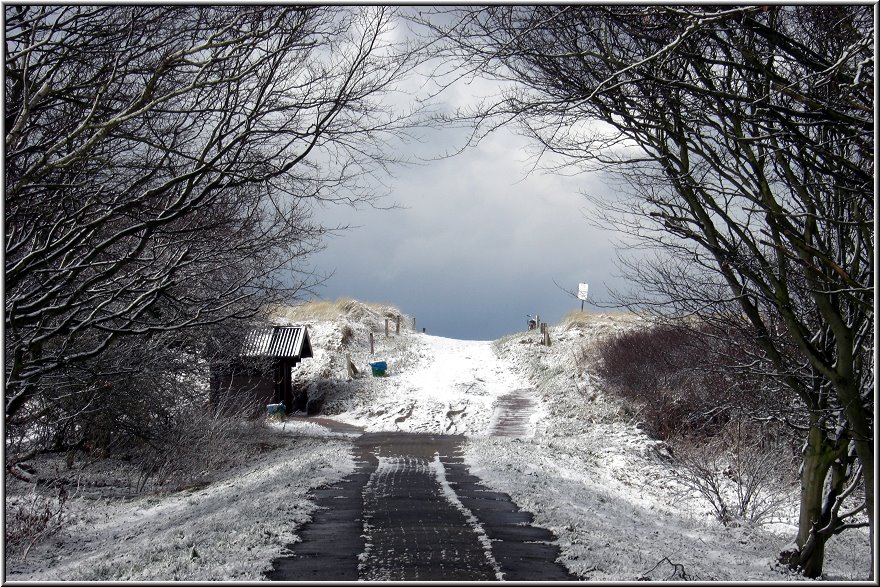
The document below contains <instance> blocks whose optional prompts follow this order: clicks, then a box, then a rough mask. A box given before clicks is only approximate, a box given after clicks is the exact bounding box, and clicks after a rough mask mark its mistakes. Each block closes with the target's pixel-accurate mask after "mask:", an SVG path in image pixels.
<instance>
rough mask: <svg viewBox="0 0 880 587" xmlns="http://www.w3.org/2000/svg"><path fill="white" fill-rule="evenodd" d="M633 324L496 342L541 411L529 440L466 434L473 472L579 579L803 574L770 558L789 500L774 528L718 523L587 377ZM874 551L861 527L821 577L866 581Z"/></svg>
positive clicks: (601, 321) (606, 320) (590, 319)
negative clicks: (549, 539)
mask: <svg viewBox="0 0 880 587" xmlns="http://www.w3.org/2000/svg"><path fill="white" fill-rule="evenodd" d="M635 327H639V321H638V320H635V319H633V318H632V317H629V316H626V315H615V314H604V315H602V314H599V315H582V316H581V317H580V318H579V320H574V321H571V322H568V323H563V324H561V325H558V326H555V327H552V328H551V329H550V338H551V341H552V344H551V346H550V347H546V346H543V345H541V344H540V340H541V338H540V335H539V334H537V333H520V334H515V335H511V336H508V337H505V338H504V339H501V340H499V341H497V342H496V343H495V347H496V351H497V354H498V356H499V360H502V361H504V362H506V363H507V364H508V365H510V366H511V367H512V369H513V370H514V371H515V372H516V373H517V374H518V375H519V376H520V377H521V379H522V380H524V381H527V382H529V383H530V384H531V386H532V388H533V389H534V390H535V393H536V394H537V396H538V398H539V400H540V401H541V403H542V404H543V406H544V408H545V412H546V413H545V417H544V418H542V419H541V420H540V421H539V422H538V425H537V427H536V430H535V434H534V435H533V436H531V437H523V438H486V437H471V438H470V439H469V442H468V449H467V452H466V455H465V456H466V461H467V462H468V464H469V465H470V466H471V472H472V473H473V474H475V475H477V476H478V477H480V478H481V479H482V480H483V482H484V484H486V485H488V486H490V487H491V488H493V489H495V490H498V491H504V492H507V493H508V494H510V496H511V497H512V498H513V500H514V501H515V502H516V503H517V504H518V505H519V506H520V507H521V508H522V509H525V510H528V511H530V512H532V513H533V514H534V516H535V524H536V525H540V526H543V527H545V528H548V529H550V530H552V531H553V532H554V533H555V534H556V535H557V536H558V537H559V541H558V543H559V545H560V547H561V551H562V562H563V563H564V564H565V565H566V566H567V567H568V568H569V570H570V571H571V572H573V573H575V574H577V575H579V576H581V577H583V578H584V579H590V580H599V581H632V580H641V579H672V580H683V579H687V580H702V581H708V580H712V581H716V580H718V581H778V580H790V579H800V578H801V577H799V576H795V575H792V574H790V573H789V572H788V571H787V570H786V569H784V568H781V567H780V565H779V564H778V563H777V562H776V560H775V557H776V554H777V553H778V552H779V551H780V550H781V549H782V547H783V546H784V545H786V544H787V543H788V542H789V541H790V540H791V539H792V537H793V536H794V534H795V531H796V527H795V525H794V524H795V523H796V517H797V510H796V506H795V504H794V501H793V499H792V507H791V509H789V510H788V511H786V512H781V513H780V516H779V517H778V519H777V520H776V521H775V523H773V524H772V525H769V526H766V527H758V528H756V527H748V526H739V527H724V526H722V525H721V524H720V523H719V522H718V521H716V520H715V519H714V517H713V516H712V514H711V512H710V510H709V508H708V507H707V505H706V504H705V503H702V502H700V501H699V500H693V499H685V498H683V496H682V492H681V488H680V486H678V485H677V483H676V482H675V481H674V479H673V478H672V476H671V475H670V469H671V467H673V466H674V463H673V460H672V459H671V454H670V452H669V449H668V448H667V447H666V446H665V445H664V444H663V443H662V442H658V441H655V440H652V439H650V438H649V437H648V436H647V435H646V434H645V433H644V432H643V431H642V430H640V429H639V428H638V426H637V422H635V421H629V420H628V419H627V418H626V417H625V416H624V414H625V413H626V411H625V410H623V409H622V406H621V404H620V403H619V400H617V398H616V397H614V396H612V395H610V394H607V393H606V392H605V390H604V389H603V386H602V382H601V380H599V379H598V378H596V377H595V376H591V370H592V368H591V363H592V362H593V361H594V358H595V356H596V354H597V351H598V345H601V344H602V339H603V338H604V337H605V336H607V335H608V334H611V333H614V332H618V331H622V330H625V329H627V328H635ZM583 350H586V353H584V354H582V351H583ZM794 497H795V488H792V498H794ZM869 556H870V554H869V548H868V541H867V533H866V532H849V533H845V534H844V535H841V536H837V537H835V538H834V539H833V540H832V541H831V542H830V543H829V545H828V553H827V557H826V561H827V562H826V565H825V574H826V577H825V578H827V579H836V580H854V579H863V578H864V577H866V576H867V573H868V563H869V558H868V557H869Z"/></svg>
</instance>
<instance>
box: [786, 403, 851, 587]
mask: <svg viewBox="0 0 880 587" xmlns="http://www.w3.org/2000/svg"><path fill="white" fill-rule="evenodd" d="M810 419H811V422H810V431H809V433H808V436H807V444H806V446H805V447H804V453H803V467H802V470H801V496H800V515H799V517H798V533H797V538H796V539H795V544H793V545H792V546H791V547H789V548H786V549H785V550H784V551H783V552H781V553H780V554H779V560H780V561H781V562H783V563H785V564H787V565H788V566H789V567H790V568H792V569H794V570H797V571H800V572H801V573H802V574H803V575H804V576H806V577H810V578H816V577H819V576H820V575H821V574H822V569H823V563H824V560H825V543H826V542H827V541H828V539H829V538H830V537H831V536H832V535H833V532H819V531H818V530H819V529H822V528H825V527H826V526H828V524H829V522H831V521H832V514H831V511H830V504H831V503H833V502H834V500H835V498H836V497H837V495H839V494H840V492H841V491H842V490H843V487H844V486H845V485H846V481H847V474H846V471H847V467H848V465H849V460H848V459H847V457H846V454H847V447H848V445H849V439H848V438H837V439H830V438H828V436H827V434H826V430H825V429H824V428H823V427H822V425H821V424H820V423H819V416H818V415H816V414H815V413H814V414H813V415H811V418H810ZM835 463H837V465H836V466H835ZM832 468H833V470H832ZM829 472H831V473H832V475H831V483H830V484H828V486H826V483H825V481H826V479H827V478H828V474H829Z"/></svg>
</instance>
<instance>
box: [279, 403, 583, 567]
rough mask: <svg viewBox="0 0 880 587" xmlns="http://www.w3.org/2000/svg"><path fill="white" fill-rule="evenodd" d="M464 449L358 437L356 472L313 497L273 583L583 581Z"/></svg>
mask: <svg viewBox="0 0 880 587" xmlns="http://www.w3.org/2000/svg"><path fill="white" fill-rule="evenodd" d="M313 421H314V420H313ZM325 424H326V425H332V424H331V423H329V422H328V423H325ZM343 426H344V425H343ZM340 431H347V430H340ZM516 431H517V432H518V431H519V429H516ZM463 441H464V438H463V437H462V436H444V435H431V434H410V433H402V432H397V433H394V432H382V433H365V434H362V435H361V436H359V437H358V438H357V439H355V440H354V455H355V458H356V463H357V465H356V467H357V468H356V471H355V472H354V473H353V474H351V475H349V476H347V477H345V478H344V479H342V480H341V481H339V482H338V483H336V484H334V485H332V486H329V487H326V488H323V489H318V490H316V491H314V495H315V498H316V501H317V505H318V511H316V512H315V514H314V516H313V520H312V522H311V523H309V524H307V525H306V526H305V527H304V528H303V529H302V531H301V532H300V537H301V539H302V542H300V543H297V544H295V545H289V548H290V549H291V551H292V554H291V555H290V556H287V557H283V558H279V559H276V560H275V561H273V569H272V570H271V571H268V572H267V573H266V577H267V578H269V579H273V580H286V581H328V580H329V581H355V580H399V581H403V580H407V581H409V580H449V581H455V580H498V579H504V580H513V581H553V580H568V581H571V580H576V579H577V577H575V576H572V575H570V574H569V573H568V572H567V571H566V569H565V568H564V567H563V566H562V565H561V564H559V563H557V562H555V559H556V558H557V557H558V556H559V548H558V546H556V545H555V544H554V543H553V542H554V541H555V539H556V538H555V536H554V535H553V534H552V533H551V532H549V531H548V530H545V529H543V528H537V527H534V526H531V525H530V524H531V522H532V515H531V514H529V513H528V512H524V511H520V510H519V508H518V507H517V506H516V504H514V503H513V502H511V500H510V497H509V496H508V495H506V494H504V493H499V492H495V491H491V490H489V489H487V488H486V487H485V486H483V485H482V484H481V483H480V481H479V479H478V478H476V477H475V476H473V475H471V474H470V473H469V472H468V469H467V467H466V466H465V464H464V462H463V459H462V453H461V447H462V443H463Z"/></svg>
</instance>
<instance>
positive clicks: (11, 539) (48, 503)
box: [5, 483, 68, 558]
mask: <svg viewBox="0 0 880 587" xmlns="http://www.w3.org/2000/svg"><path fill="white" fill-rule="evenodd" d="M52 489H54V495H44V494H42V493H40V491H39V489H38V487H37V485H36V484H35V485H34V488H33V490H32V491H31V492H30V493H29V494H27V495H21V496H7V498H6V512H5V513H6V515H5V517H6V529H5V530H6V531H5V538H6V542H5V544H6V555H7V556H16V555H21V557H22V558H27V554H28V552H29V551H30V549H31V548H32V547H33V546H34V544H36V543H37V542H39V541H41V540H45V539H46V538H48V537H50V536H52V535H53V534H55V533H57V532H58V531H59V530H61V528H62V527H63V526H64V522H65V521H66V518H67V512H66V508H65V505H66V503H67V497H68V495H67V488H66V487H65V486H64V484H62V483H57V484H54V485H53V487H52Z"/></svg>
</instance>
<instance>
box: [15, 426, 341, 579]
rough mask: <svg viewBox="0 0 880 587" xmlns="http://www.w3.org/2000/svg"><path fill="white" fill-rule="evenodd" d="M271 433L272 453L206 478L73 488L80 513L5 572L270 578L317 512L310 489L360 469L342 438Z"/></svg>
mask: <svg viewBox="0 0 880 587" xmlns="http://www.w3.org/2000/svg"><path fill="white" fill-rule="evenodd" d="M269 434H270V435H269V436H267V438H266V441H267V443H268V444H267V449H268V451H267V452H265V453H263V454H261V455H260V456H258V457H257V458H255V459H253V461H252V462H251V463H250V464H249V465H248V466H245V467H243V468H241V469H238V470H236V471H234V472H233V473H232V474H230V475H228V476H226V477H225V478H224V479H221V480H217V481H215V482H213V483H211V484H209V485H205V486H201V487H198V488H193V489H190V490H187V491H181V492H178V493H175V494H172V495H166V496H145V497H139V498H136V499H131V500H125V499H113V500H110V499H108V500H106V501H103V500H102V501H98V502H96V501H86V500H83V499H82V498H76V497H74V499H73V500H72V501H71V513H72V515H73V517H74V521H72V523H70V524H69V525H67V526H66V527H65V528H64V529H63V530H62V531H61V532H60V533H59V534H57V535H56V536H55V537H53V538H52V539H51V540H49V541H47V542H45V543H43V544H40V545H37V546H35V547H34V548H33V549H32V550H31V552H30V553H29V554H28V557H27V559H26V560H25V561H21V560H7V561H6V579H7V580H15V581H25V580H26V581H57V580H76V581H129V580H138V581H159V580H163V581H165V580H175V581H182V580H186V581H207V580H211V581H213V580H247V581H250V580H260V579H263V576H262V572H263V571H265V570H269V569H270V568H271V561H272V559H273V558H275V557H277V556H278V555H280V554H282V553H283V552H285V551H286V548H285V545H287V544H290V543H293V542H297V541H298V540H299V538H298V536H297V535H296V532H297V530H298V528H299V527H301V526H302V525H303V524H304V523H306V522H307V521H309V520H310V519H311V513H312V512H313V511H314V509H315V506H314V504H313V503H312V501H311V500H310V499H309V496H308V491H309V490H310V489H313V488H316V487H319V486H321V485H325V484H328V483H333V482H335V481H336V480H338V479H341V478H342V477H344V476H345V475H347V474H349V473H351V472H352V471H353V470H354V462H353V459H352V457H351V455H350V453H349V447H350V444H349V443H348V442H346V441H344V440H340V439H336V438H329V437H327V436H326V435H325V436H324V437H322V438H306V437H300V436H293V435H284V436H282V435H278V434H272V433H269Z"/></svg>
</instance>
